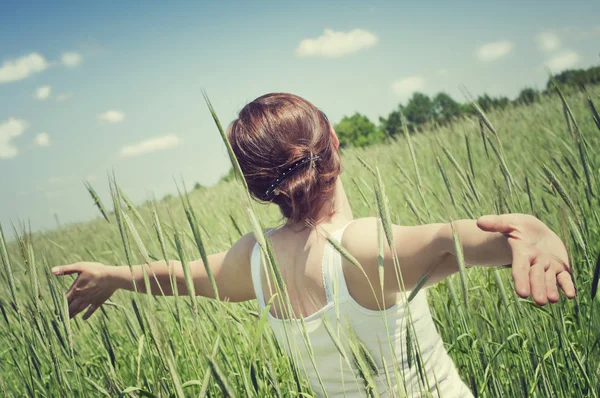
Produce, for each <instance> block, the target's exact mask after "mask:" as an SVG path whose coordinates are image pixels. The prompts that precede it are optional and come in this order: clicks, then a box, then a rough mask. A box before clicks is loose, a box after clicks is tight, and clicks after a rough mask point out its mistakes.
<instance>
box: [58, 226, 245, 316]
mask: <svg viewBox="0 0 600 398" xmlns="http://www.w3.org/2000/svg"><path fill="white" fill-rule="evenodd" d="M255 242H256V241H255V239H254V236H253V234H252V233H250V234H247V235H245V236H243V237H242V238H241V239H240V240H239V241H237V242H236V243H235V244H234V245H233V246H232V247H231V248H230V249H229V250H227V251H224V252H221V253H216V254H212V255H210V256H208V264H209V266H210V269H211V271H212V274H213V277H214V279H215V284H216V285H217V289H218V291H219V299H221V300H227V301H232V302H239V301H246V300H251V299H253V298H254V290H253V287H252V276H251V271H250V253H251V251H252V247H253V246H254V243H255ZM189 267H190V274H191V276H192V281H193V284H194V290H195V293H196V294H197V295H200V296H204V297H209V298H216V295H215V292H214V290H213V288H212V285H211V283H210V280H209V278H208V274H207V272H206V269H205V267H204V264H203V262H202V260H194V261H190V263H189ZM143 269H145V270H146V273H147V275H148V278H149V280H150V289H151V293H152V294H154V295H162V294H165V295H168V296H169V295H173V294H174V292H173V288H172V285H171V279H170V276H169V275H170V274H171V275H173V277H174V280H175V283H176V287H177V291H178V294H180V295H187V294H189V292H188V289H187V284H186V281H185V274H184V270H183V265H182V264H181V262H179V261H174V260H171V261H169V262H165V261H156V262H153V263H150V264H142V265H135V266H133V267H131V268H130V267H129V266H127V265H125V266H118V267H114V266H109V265H104V264H100V263H86V262H81V263H75V264H70V265H63V266H57V267H54V268H52V272H53V273H54V274H55V275H68V274H74V273H76V274H78V276H77V278H76V279H75V281H74V282H73V284H72V285H71V287H70V288H69V290H68V292H67V300H68V303H69V314H70V316H71V317H74V316H75V315H77V314H78V313H80V312H81V311H83V310H84V309H86V308H88V307H89V308H88V311H87V312H86V313H85V315H84V319H87V318H89V317H90V316H91V315H92V314H93V313H94V311H96V309H98V307H100V306H101V305H102V304H103V303H104V302H105V301H106V300H107V299H108V298H109V297H110V296H111V295H112V294H113V293H114V292H115V291H116V290H117V289H125V290H132V291H133V290H134V289H135V288H137V291H138V292H140V293H141V292H146V285H145V282H144V276H143ZM132 271H133V272H132ZM134 283H135V288H134Z"/></svg>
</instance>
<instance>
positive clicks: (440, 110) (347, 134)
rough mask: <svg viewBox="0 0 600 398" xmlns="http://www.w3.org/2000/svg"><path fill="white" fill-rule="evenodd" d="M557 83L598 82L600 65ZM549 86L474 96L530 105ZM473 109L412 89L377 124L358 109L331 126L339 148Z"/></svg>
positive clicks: (490, 104)
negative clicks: (514, 94) (511, 95)
mask: <svg viewBox="0 0 600 398" xmlns="http://www.w3.org/2000/svg"><path fill="white" fill-rule="evenodd" d="M554 79H555V80H556V81H557V83H558V84H560V85H563V86H567V87H581V86H585V85H588V84H599V83H600V66H595V67H591V68H588V69H567V70H565V71H563V72H561V73H560V74H558V75H556V76H554ZM552 89H553V85H552V81H551V79H548V82H547V83H546V88H545V89H544V90H542V91H540V90H536V89H535V88H531V87H526V88H524V89H522V90H521V92H520V93H519V95H518V96H517V97H516V98H515V99H513V100H510V99H509V98H508V97H505V96H500V97H491V96H490V95H488V94H485V93H484V94H482V95H480V96H479V97H477V98H476V99H475V101H476V102H477V103H478V104H479V106H480V107H481V108H482V109H483V111H484V112H488V111H490V110H492V109H504V108H506V107H508V106H509V105H530V104H533V103H535V102H538V101H539V100H540V98H542V96H545V95H548V94H549V93H550V92H551V91H552ZM474 113H475V110H474V109H473V107H472V106H471V105H470V104H468V103H467V104H464V103H460V102H457V101H455V100H454V99H453V98H452V97H451V96H450V95H448V94H446V93H443V92H440V93H438V94H437V95H435V96H434V97H432V98H431V97H429V96H428V95H426V94H423V93H420V92H416V93H414V94H413V95H412V97H411V98H410V99H409V100H408V102H407V103H406V105H404V104H402V103H401V104H399V105H398V107H397V108H396V109H394V110H393V111H392V112H390V114H389V115H388V116H387V117H380V118H379V125H378V126H377V125H376V124H375V123H373V122H372V121H371V120H369V118H368V117H367V116H365V115H363V114H361V113H358V112H356V113H354V114H353V115H352V116H345V117H344V118H342V120H340V122H339V123H338V124H336V125H335V126H334V128H335V131H336V133H337V135H338V138H339V140H340V146H341V147H342V148H347V147H364V146H368V145H373V144H377V143H380V142H382V141H384V140H385V139H387V138H391V137H396V136H398V135H399V134H402V133H403V129H404V126H403V123H406V128H407V129H408V131H409V132H411V133H414V132H416V131H418V130H422V127H424V126H425V125H427V124H437V125H446V124H448V123H451V122H452V121H453V120H456V119H458V118H461V117H465V116H469V115H473V114H474Z"/></svg>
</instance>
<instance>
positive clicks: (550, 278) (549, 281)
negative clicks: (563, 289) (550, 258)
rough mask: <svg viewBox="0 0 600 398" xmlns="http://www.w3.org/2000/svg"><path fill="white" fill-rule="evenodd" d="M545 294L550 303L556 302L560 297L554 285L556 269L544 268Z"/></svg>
mask: <svg viewBox="0 0 600 398" xmlns="http://www.w3.org/2000/svg"><path fill="white" fill-rule="evenodd" d="M546 296H547V297H548V301H549V302H551V303H556V302H557V301H558V299H559V298H560V296H559V294H558V288H557V287H556V270H554V269H553V268H549V269H548V270H546Z"/></svg>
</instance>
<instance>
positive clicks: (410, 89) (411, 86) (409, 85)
mask: <svg viewBox="0 0 600 398" xmlns="http://www.w3.org/2000/svg"><path fill="white" fill-rule="evenodd" d="M423 87H425V78H423V77H422V76H409V77H404V78H402V79H400V80H396V81H395V82H393V83H392V90H393V91H394V93H395V94H396V95H398V96H399V97H401V98H402V99H406V98H408V97H410V95H411V94H412V93H414V92H415V91H419V90H422V89H423Z"/></svg>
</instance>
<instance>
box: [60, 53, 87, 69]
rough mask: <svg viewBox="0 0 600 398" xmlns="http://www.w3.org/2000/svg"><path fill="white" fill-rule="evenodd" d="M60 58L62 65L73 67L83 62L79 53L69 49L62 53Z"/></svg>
mask: <svg viewBox="0 0 600 398" xmlns="http://www.w3.org/2000/svg"><path fill="white" fill-rule="evenodd" d="M60 60H61V62H62V63H63V65H64V66H66V67H68V68H74V67H76V66H79V65H80V64H81V63H82V62H83V57H82V56H81V54H79V53H76V52H74V51H69V52H66V53H63V54H62V55H61V57H60Z"/></svg>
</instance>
